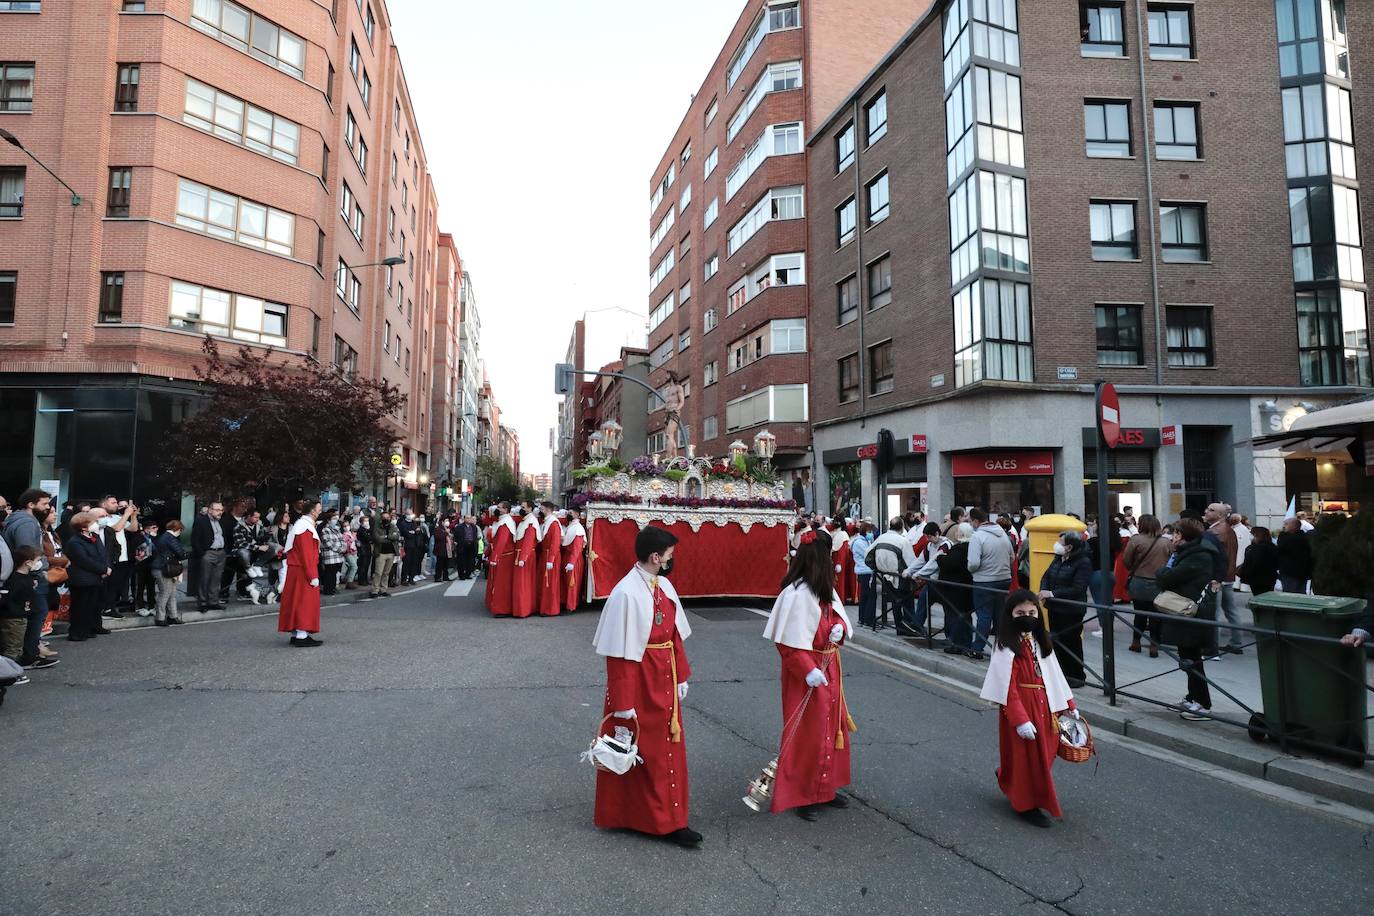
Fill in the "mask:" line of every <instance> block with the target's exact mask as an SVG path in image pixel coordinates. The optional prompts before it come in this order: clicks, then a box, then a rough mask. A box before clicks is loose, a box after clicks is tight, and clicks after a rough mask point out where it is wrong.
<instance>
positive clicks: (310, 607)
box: [277, 531, 320, 633]
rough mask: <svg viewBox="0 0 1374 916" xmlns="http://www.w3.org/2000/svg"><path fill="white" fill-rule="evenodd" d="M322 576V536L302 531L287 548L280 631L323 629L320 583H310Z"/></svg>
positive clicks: (316, 630) (279, 621)
mask: <svg viewBox="0 0 1374 916" xmlns="http://www.w3.org/2000/svg"><path fill="white" fill-rule="evenodd" d="M319 577H320V540H319V538H318V537H316V536H315V534H314V533H313V532H310V531H303V532H301V533H300V534H298V535H296V536H295V538H293V539H292V541H291V549H290V550H288V551H287V552H286V586H285V588H283V589H282V593H281V610H279V611H277V632H278V633H293V632H295V631H296V630H304V631H305V632H307V633H318V632H320V587H319V586H318V585H311V584H310V582H311V580H312V579H318V578H319Z"/></svg>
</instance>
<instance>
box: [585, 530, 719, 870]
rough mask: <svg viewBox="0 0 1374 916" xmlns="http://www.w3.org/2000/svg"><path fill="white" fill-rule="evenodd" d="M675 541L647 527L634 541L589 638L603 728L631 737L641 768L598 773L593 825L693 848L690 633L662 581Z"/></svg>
mask: <svg viewBox="0 0 1374 916" xmlns="http://www.w3.org/2000/svg"><path fill="white" fill-rule="evenodd" d="M676 543H677V538H676V537H675V536H674V535H673V534H672V533H670V532H668V531H667V530H665V529H663V528H656V527H652V526H650V527H647V528H644V529H643V530H641V531H640V532H639V534H638V536H636V537H635V558H636V559H637V560H638V561H639V562H638V563H636V564H635V566H634V567H633V568H632V569H631V570H630V571H629V573H628V574H626V576H625V578H623V579H621V580H620V582H619V583H617V585H616V587H615V588H614V589H613V590H612V591H611V594H610V597H608V598H607V599H606V607H605V608H604V609H603V610H602V612H601V617H600V619H599V620H598V621H597V624H596V635H595V636H594V637H593V638H592V642H593V644H594V645H595V646H596V651H597V654H598V655H601V656H603V657H604V658H605V659H606V700H605V703H604V706H603V715H604V716H605V717H606V720H605V724H604V725H603V726H602V731H603V733H605V734H608V735H609V734H613V731H612V727H613V725H614V723H617V722H619V723H622V724H623V725H625V726H626V727H627V728H630V729H631V730H632V731H633V732H634V733H635V743H636V744H637V745H638V748H639V756H640V757H641V758H642V759H643V761H644V762H643V763H642V764H639V765H637V766H633V767H631V768H630V769H629V770H628V771H627V772H626V773H624V774H623V775H617V774H615V773H609V772H605V771H598V772H597V774H596V814H595V822H596V826H598V827H600V828H602V829H603V830H614V829H627V830H636V831H638V832H640V833H647V834H650V835H652V836H658V837H662V838H663V839H665V840H668V841H669V842H673V843H676V844H678V845H679V846H688V847H690V846H696V845H698V844H700V843H701V839H702V837H701V834H700V833H697V832H696V831H695V830H693V829H691V828H690V827H688V826H687V743H686V741H685V740H684V732H683V728H682V711H681V703H682V702H683V701H684V700H686V699H687V681H688V679H689V678H690V677H691V676H692V669H691V666H690V665H689V664H688V663H687V653H686V651H685V650H684V648H683V640H684V639H686V638H687V637H689V636H691V635H692V628H691V627H690V626H689V625H688V623H687V615H686V613H685V612H684V611H683V610H682V602H681V601H679V600H678V597H677V591H676V590H674V588H673V586H672V584H671V583H669V582H668V579H667V578H666V577H667V575H668V573H669V572H670V571H671V570H672V566H673V545H675V544H676Z"/></svg>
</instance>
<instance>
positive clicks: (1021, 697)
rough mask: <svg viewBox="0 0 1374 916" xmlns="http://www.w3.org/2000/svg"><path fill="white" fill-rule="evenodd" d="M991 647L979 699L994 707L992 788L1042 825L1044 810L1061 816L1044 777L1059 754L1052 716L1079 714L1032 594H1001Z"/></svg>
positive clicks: (1025, 817) (1051, 781) (1044, 823)
mask: <svg viewBox="0 0 1374 916" xmlns="http://www.w3.org/2000/svg"><path fill="white" fill-rule="evenodd" d="M995 646H996V648H995V649H994V651H993V653H992V661H991V663H989V665H988V674H987V677H986V678H985V679H984V681H983V691H982V693H981V694H980V696H981V697H982V698H983V699H984V700H989V701H991V702H993V703H996V704H997V705H998V706H999V707H1000V710H999V714H998V716H997V743H998V747H999V751H1000V757H1001V765H1000V766H999V767H998V768H997V785H998V787H999V788H1001V790H1002V794H1004V795H1005V796H1006V797H1007V801H1009V802H1011V807H1012V810H1014V811H1015V812H1016V814H1017V816H1019V817H1021V818H1022V819H1023V820H1025V821H1026V822H1027V823H1030V824H1034V825H1035V826H1036V827H1048V826H1050V820H1049V818H1048V817H1046V816H1045V812H1046V811H1048V812H1049V813H1050V815H1052V816H1054V817H1063V816H1064V813H1063V812H1062V811H1061V810H1060V809H1059V797H1058V796H1057V795H1056V794H1055V791H1054V779H1053V778H1052V777H1051V775H1050V768H1051V767H1052V766H1053V765H1054V758H1055V757H1056V756H1057V755H1058V753H1059V728H1058V725H1057V723H1056V719H1055V716H1056V714H1057V713H1061V712H1064V711H1065V710H1067V711H1068V712H1069V713H1070V714H1071V715H1072V716H1073V717H1074V718H1075V719H1077V718H1078V717H1079V716H1078V709H1077V707H1075V706H1074V702H1073V693H1072V691H1070V690H1069V685H1068V682H1067V681H1066V680H1065V678H1064V672H1063V671H1062V670H1061V669H1060V667H1059V660H1058V659H1057V658H1055V655H1054V649H1053V648H1052V647H1051V645H1050V634H1049V633H1048V632H1046V630H1045V624H1044V621H1043V619H1042V617H1041V613H1040V603H1039V602H1038V601H1037V600H1036V598H1035V594H1034V593H1033V592H1031V591H1029V590H1028V589H1024V588H1023V589H1017V590H1016V591H1014V592H1012V593H1011V594H1010V595H1008V596H1007V602H1006V604H1005V605H1004V606H1003V608H1002V613H1001V614H1000V615H998V618H997V630H996V642H995ZM1042 809H1043V810H1042Z"/></svg>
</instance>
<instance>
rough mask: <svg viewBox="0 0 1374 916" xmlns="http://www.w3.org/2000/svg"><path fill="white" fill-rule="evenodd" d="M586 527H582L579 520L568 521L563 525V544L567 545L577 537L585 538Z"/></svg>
mask: <svg viewBox="0 0 1374 916" xmlns="http://www.w3.org/2000/svg"><path fill="white" fill-rule="evenodd" d="M586 537H587V529H585V528H583V527H582V523H581V522H570V523H568V524H566V525H564V526H563V546H564V547H567V546H568V545H569V544H571V543H572V542H573V541H575V540H577V539H578V538H582V539H583V540H585V539H586Z"/></svg>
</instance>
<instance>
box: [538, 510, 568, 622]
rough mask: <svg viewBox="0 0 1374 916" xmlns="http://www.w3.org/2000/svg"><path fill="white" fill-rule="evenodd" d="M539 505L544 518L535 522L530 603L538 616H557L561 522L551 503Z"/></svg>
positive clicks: (560, 588)
mask: <svg viewBox="0 0 1374 916" xmlns="http://www.w3.org/2000/svg"><path fill="white" fill-rule="evenodd" d="M540 508H542V509H543V510H544V518H543V520H542V521H541V522H540V525H539V553H538V560H537V562H536V564H535V575H536V576H538V577H539V578H538V579H537V580H536V585H535V592H536V594H535V602H534V606H535V608H536V609H538V611H539V614H540V616H542V617H557V616H558V614H559V613H560V612H561V611H562V610H563V523H562V522H561V521H559V519H558V506H556V505H555V504H553V503H551V502H545V503H543V504H541V506H540Z"/></svg>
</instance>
